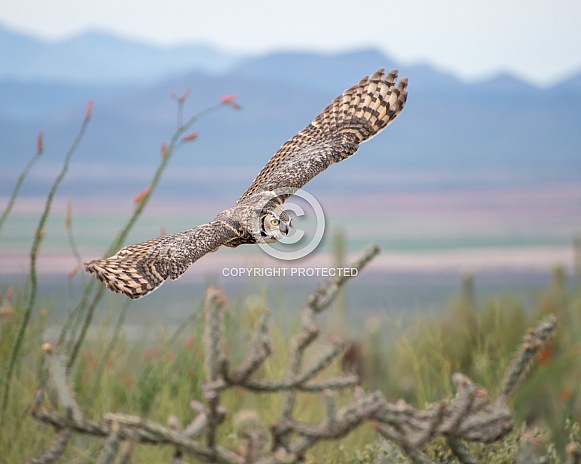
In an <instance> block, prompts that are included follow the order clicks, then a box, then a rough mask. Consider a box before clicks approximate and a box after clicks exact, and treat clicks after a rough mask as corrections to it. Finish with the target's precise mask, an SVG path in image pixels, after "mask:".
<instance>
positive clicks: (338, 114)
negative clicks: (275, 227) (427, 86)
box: [238, 69, 408, 203]
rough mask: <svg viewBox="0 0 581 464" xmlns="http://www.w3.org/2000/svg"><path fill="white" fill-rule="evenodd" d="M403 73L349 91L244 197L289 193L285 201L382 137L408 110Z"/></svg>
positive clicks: (366, 79)
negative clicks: (315, 178)
mask: <svg viewBox="0 0 581 464" xmlns="http://www.w3.org/2000/svg"><path fill="white" fill-rule="evenodd" d="M396 81H397V70H392V71H390V72H389V73H388V74H387V75H386V74H384V70H383V69H380V70H378V71H377V72H376V73H375V74H373V75H372V76H371V77H369V76H368V77H364V78H363V79H362V80H361V81H360V82H359V84H357V85H354V86H353V87H351V88H350V89H347V90H346V91H345V92H343V94H341V95H339V96H338V97H337V98H335V100H333V102H332V103H331V104H330V105H329V106H327V108H325V109H324V110H323V112H322V113H321V114H320V115H319V116H317V117H316V118H315V120H314V121H313V122H312V123H311V124H309V125H308V126H307V127H306V128H305V129H303V130H302V131H301V132H299V133H298V134H297V135H295V136H294V137H293V138H292V139H290V140H289V141H288V142H286V143H285V144H284V145H283V146H282V147H281V148H280V149H279V150H278V151H277V152H276V153H275V154H274V156H273V157H272V158H271V159H270V161H269V162H268V163H267V164H266V166H265V167H264V168H263V169H262V171H261V172H260V173H259V174H258V176H257V177H256V179H255V180H254V182H253V183H252V185H251V186H250V187H249V188H248V190H247V191H246V192H245V193H244V195H242V197H240V199H239V200H238V202H239V203H240V202H241V201H244V200H245V199H247V198H249V197H251V196H252V195H254V194H256V193H260V192H265V191H276V190H277V189H281V188H286V193H284V194H281V195H279V196H280V197H281V200H282V201H284V200H286V198H288V197H289V196H291V195H290V193H289V192H294V191H296V190H297V189H299V188H301V187H303V186H304V185H305V184H306V183H307V182H309V181H310V180H311V179H312V178H313V177H315V176H316V175H317V174H319V173H321V172H322V171H324V170H325V169H327V168H328V167H329V166H330V165H331V164H333V163H338V162H339V161H342V160H344V159H346V158H348V157H349V156H351V155H353V154H354V153H355V152H356V151H357V149H358V148H359V144H360V143H362V142H365V141H366V140H369V139H370V138H372V137H373V136H375V135H377V134H378V133H379V132H380V131H381V130H382V129H384V128H385V127H386V126H387V125H388V124H389V123H391V122H392V121H393V120H394V119H395V118H396V116H397V115H398V114H399V113H400V112H401V110H402V109H403V107H404V105H405V102H406V99H407V84H408V80H407V78H404V79H401V80H400V81H399V82H398V83H397V85H396Z"/></svg>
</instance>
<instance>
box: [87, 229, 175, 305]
mask: <svg viewBox="0 0 581 464" xmlns="http://www.w3.org/2000/svg"><path fill="white" fill-rule="evenodd" d="M162 239H163V237H160V238H156V239H153V240H148V241H146V242H142V243H138V244H135V245H131V246H127V247H125V248H122V249H121V250H119V252H117V254H115V255H113V256H111V257H110V258H105V259H96V260H94V261H89V262H88V263H83V264H84V266H85V270H86V271H87V272H90V273H91V274H94V275H95V277H96V278H97V279H99V280H100V281H101V282H103V283H104V284H105V285H106V286H107V288H108V289H109V290H111V291H113V292H116V293H123V294H124V295H127V296H128V297H129V298H131V299H134V300H136V299H138V298H141V297H143V296H145V295H148V294H149V293H151V292H153V291H154V290H156V289H157V288H159V287H160V286H161V284H163V283H164V282H165V280H166V279H167V278H168V277H172V278H177V277H174V276H173V275H170V274H172V273H171V270H169V269H167V267H166V266H163V265H162V262H161V261H160V260H158V259H155V258H154V257H153V256H152V254H151V250H153V248H154V247H155V246H156V245H158V244H159V243H160V241H161V240H162Z"/></svg>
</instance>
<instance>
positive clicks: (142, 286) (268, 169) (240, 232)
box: [84, 69, 408, 299]
mask: <svg viewBox="0 0 581 464" xmlns="http://www.w3.org/2000/svg"><path fill="white" fill-rule="evenodd" d="M396 81H397V70H393V71H390V72H389V73H388V74H385V73H384V70H383V69H380V70H378V71H377V72H376V73H375V74H373V75H372V76H371V77H369V76H367V77H364V78H363V79H362V80H361V81H360V82H359V84H357V85H354V86H353V87H351V88H350V89H348V90H346V91H345V92H343V94H342V95H339V96H338V97H337V98H335V100H333V102H332V103H331V104H330V105H329V106H327V108H325V109H324V110H323V112H322V113H321V114H320V115H319V116H317V117H316V118H315V120H314V121H313V122H312V123H311V124H309V125H308V126H307V127H306V128H305V129H303V130H302V131H300V132H299V133H298V134H297V135H295V136H294V137H293V138H292V139H290V140H289V141H288V142H286V143H285V144H284V145H283V146H282V147H281V148H280V149H279V150H278V151H277V152H276V153H275V154H274V156H273V157H272V158H271V159H270V161H269V162H268V163H267V164H266V166H264V168H263V169H262V171H260V173H259V174H258V177H256V179H255V180H254V182H253V183H252V185H251V186H250V187H249V188H248V190H246V192H245V193H244V194H243V195H242V196H241V197H240V199H239V200H238V202H237V203H236V205H235V206H233V207H232V208H229V209H227V210H225V211H222V212H221V213H220V214H218V215H217V216H216V217H215V218H214V219H213V220H212V221H211V222H209V223H207V224H202V225H200V226H198V227H194V228H193V229H189V230H186V231H185V232H180V233H178V234H171V235H165V236H162V237H158V238H154V239H152V240H148V241H146V242H142V243H138V244H136V245H130V246H126V247H125V248H122V249H121V250H119V252H117V254H115V255H114V256H111V257H110V258H106V259H97V260H94V261H89V262H88V263H85V264H84V266H85V270H86V271H88V272H90V273H92V274H95V276H96V277H97V279H99V280H100V281H101V282H104V283H105V285H106V286H107V288H108V289H109V290H112V291H114V292H117V293H123V294H125V295H127V296H128V297H129V298H132V299H137V298H141V297H142V296H145V295H147V294H149V293H151V292H153V291H154V290H155V289H157V288H158V287H159V286H160V285H161V284H163V283H164V281H165V280H166V279H167V278H168V277H170V278H171V279H174V280H175V279H177V278H178V277H180V276H181V275H182V274H183V273H184V272H185V271H186V269H187V268H188V267H189V266H190V265H191V264H193V263H195V262H196V261H197V260H198V259H200V258H201V257H202V256H204V255H205V254H207V253H209V252H211V251H215V250H217V249H218V248H219V247H220V246H222V245H226V246H228V247H232V248H234V247H237V246H238V245H242V244H244V243H274V242H276V241H278V240H280V239H282V238H283V237H284V236H286V235H287V234H288V232H289V228H290V226H291V220H290V216H289V214H288V213H287V212H286V211H285V210H284V209H283V207H282V205H283V203H284V202H285V201H286V200H287V199H288V198H289V197H290V196H292V195H293V193H294V192H296V191H297V190H298V189H300V188H302V187H303V186H304V185H305V184H306V183H307V182H309V181H310V180H311V179H312V178H313V177H315V176H316V175H317V174H319V173H321V172H323V171H324V170H325V169H327V168H328V167H329V166H330V165H331V164H334V163H338V162H339V161H342V160H344V159H346V158H349V157H350V156H351V155H352V154H354V153H355V152H356V151H357V149H358V148H359V144H360V143H362V142H365V141H366V140H369V139H370V138H371V137H373V136H375V135H377V134H378V133H379V132H380V131H381V130H383V129H384V128H385V127H386V126H387V125H388V124H389V123H391V122H392V121H393V120H394V119H395V118H396V116H397V115H398V114H399V113H400V112H401V110H402V109H403V107H404V105H405V102H406V98H407V84H408V80H407V78H404V79H401V80H400V81H399V82H397V84H396Z"/></svg>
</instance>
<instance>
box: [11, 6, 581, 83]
mask: <svg viewBox="0 0 581 464" xmlns="http://www.w3.org/2000/svg"><path fill="white" fill-rule="evenodd" d="M0 21H1V22H3V23H4V24H5V25H7V26H9V27H12V28H13V29H17V30H20V31H25V32H28V33H32V34H34V35H37V36H40V37H43V38H48V39H62V38H66V37H69V36H71V35H73V34H77V33H80V32H82V31H85V30H87V29H100V30H105V31H109V32H114V33H115V34H117V35H121V36H125V37H132V38H136V39H140V40H146V41H148V42H151V43H158V44H178V43H186V42H204V43H208V44H212V45H217V46H219V47H221V48H223V49H227V50H233V51H241V52H253V53H256V52H266V51H271V50H277V49H287V50H288V49H311V50H313V49H315V50H330V51H339V50H345V49H353V48H356V47H361V46H374V47H377V48H379V49H381V50H382V51H385V52H387V53H390V54H392V55H393V56H394V57H395V58H396V59H397V60H399V61H400V62H406V63H415V62H420V61H426V60H427V61H429V62H431V63H432V64H435V65H437V66H438V67H440V68H442V69H445V70H450V71H452V72H454V73H457V74H459V75H461V76H463V77H465V78H469V79H474V78H481V77H485V76H487V75H490V74H492V73H495V72H498V71H500V70H508V71H511V72H513V73H515V74H516V75H518V76H520V77H522V78H525V79H526V80H529V81H531V82H535V83H540V84H547V83H550V82H552V81H555V80H559V79H563V78H565V77H567V76H569V75H571V74H573V73H576V72H581V0H486V1H483V0H472V1H471V0H424V1H422V0H399V1H392V0H366V1H357V0H349V1H347V0H332V1H331V0H325V1H317V0H287V1H277V0H246V1H245V0H207V1H196V0H164V1H153V0H51V1H47V0H18V1H10V0H5V1H4V2H3V5H2V8H0Z"/></svg>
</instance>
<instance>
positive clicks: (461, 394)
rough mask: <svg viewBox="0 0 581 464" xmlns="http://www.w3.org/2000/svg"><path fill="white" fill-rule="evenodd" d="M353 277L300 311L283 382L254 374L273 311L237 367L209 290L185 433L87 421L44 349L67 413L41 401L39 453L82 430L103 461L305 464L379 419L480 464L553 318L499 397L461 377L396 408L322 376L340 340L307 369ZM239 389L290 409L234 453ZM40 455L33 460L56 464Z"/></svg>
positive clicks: (417, 452)
mask: <svg viewBox="0 0 581 464" xmlns="http://www.w3.org/2000/svg"><path fill="white" fill-rule="evenodd" d="M378 252H379V249H378V248H377V247H373V248H371V249H369V250H368V251H367V252H366V253H365V254H364V255H363V256H362V258H361V259H360V260H358V261H357V262H356V263H355V264H354V266H353V267H355V268H357V269H358V270H360V269H362V268H363V267H364V266H365V265H366V264H367V263H368V262H369V261H370V260H371V259H372V258H373V257H374V256H375V255H377V253H378ZM347 280H348V278H344V277H341V278H337V279H334V280H332V281H330V282H327V283H325V284H323V285H321V286H320V287H319V288H318V289H317V290H316V292H315V293H314V294H313V295H312V296H311V297H310V298H309V301H308V304H307V305H306V306H305V308H304V309H303V312H302V315H301V323H302V324H301V332H300V333H299V334H298V335H297V336H296V337H294V339H293V344H292V347H291V349H290V352H289V359H288V365H289V371H288V372H287V374H286V376H285V377H284V378H282V379H277V380H263V379H255V378H254V377H255V376H256V375H257V372H258V370H259V368H260V367H261V366H262V364H263V363H264V362H265V361H266V360H267V359H268V357H269V356H270V354H271V342H270V339H269V337H268V313H267V312H264V314H262V316H261V318H260V319H259V321H258V323H257V326H256V328H255V331H254V334H253V336H252V338H251V341H250V346H249V347H248V350H247V352H246V356H245V358H244V359H243V361H242V362H241V363H240V365H239V366H238V367H237V368H234V369H231V368H230V363H229V360H228V358H227V357H226V355H225V353H226V352H227V350H226V349H225V337H224V311H225V307H226V299H225V297H224V295H223V294H222V293H221V292H219V291H218V290H215V289H209V290H208V292H207V294H206V303H205V333H204V347H205V357H206V358H205V362H206V364H205V365H206V381H205V382H204V383H203V386H202V398H203V402H198V401H192V402H191V403H190V407H191V408H192V409H193V410H194V412H195V413H196V416H195V418H194V420H193V421H192V422H191V423H190V424H189V425H187V426H186V427H184V428H183V429H181V428H180V426H179V423H178V421H177V420H175V418H174V420H171V418H170V423H171V425H170V426H169V427H168V426H165V425H162V424H160V423H157V422H155V421H151V420H148V419H144V418H142V417H139V416H131V415H126V414H119V413H107V414H105V415H104V416H103V417H102V418H101V419H100V420H88V419H85V418H84V417H83V416H82V414H81V413H80V409H79V408H78V406H77V404H76V403H75V400H74V395H73V394H72V392H71V391H70V384H69V382H68V381H67V378H66V376H67V370H66V369H65V368H64V366H65V363H64V361H63V360H62V359H60V355H59V354H58V353H56V352H54V351H53V350H51V349H48V348H46V347H45V354H46V356H47V357H48V358H49V359H48V361H49V362H47V363H46V364H47V366H48V369H49V371H50V372H49V378H50V379H51V381H52V383H53V384H54V389H55V391H56V396H57V397H58V402H59V405H60V408H61V410H63V413H62V414H60V415H59V414H55V413H53V412H47V411H43V410H41V406H42V402H43V401H42V394H41V393H39V394H38V395H37V398H36V400H35V402H34V404H33V406H32V408H31V414H32V415H33V416H34V417H35V418H36V419H38V420H40V421H42V422H44V423H46V424H49V425H51V426H53V427H54V428H55V429H56V431H57V440H56V441H55V443H54V444H53V446H52V447H51V449H50V450H49V451H47V452H45V453H44V454H42V455H41V456H46V455H48V454H50V453H51V451H52V450H53V449H54V450H56V451H55V453H54V454H56V452H57V451H58V452H60V453H62V451H61V448H63V446H66V441H68V436H70V434H71V433H78V434H87V435H93V436H97V437H101V438H102V439H103V440H104V447H103V450H102V452H101V456H100V459H101V457H102V460H103V462H106V461H105V458H106V457H107V456H114V454H115V453H116V452H117V451H118V449H119V448H120V444H123V443H124V442H126V443H128V446H126V447H125V448H124V450H125V451H124V453H125V456H126V457H125V459H129V456H130V454H131V451H132V450H133V449H134V447H135V444H149V445H168V446H172V447H173V448H174V449H175V450H176V451H175V454H174V462H182V461H181V456H190V457H193V458H195V459H198V460H200V461H203V462H218V463H226V464H239V463H240V464H242V463H250V462H256V463H259V464H275V463H293V462H302V461H303V460H304V457H305V453H306V452H307V451H308V450H309V449H310V448H312V447H313V446H314V445H315V444H316V443H318V442H319V441H322V440H335V439H339V438H341V437H343V436H345V435H347V434H349V433H350V432H352V431H353V430H354V429H356V428H357V427H359V426H360V425H362V424H363V423H365V422H369V421H373V423H374V424H375V428H376V430H377V432H378V433H379V434H380V435H381V436H382V437H384V438H385V439H387V440H390V441H391V442H393V443H395V444H397V445H398V446H399V447H400V448H401V449H402V450H403V452H404V453H405V454H406V455H407V456H408V458H409V459H410V460H411V461H412V462H414V463H429V462H431V461H430V459H429V458H428V456H427V455H426V454H425V453H424V452H423V450H424V448H425V447H426V445H427V444H428V443H430V442H431V441H432V440H434V439H435V438H438V437H443V438H444V439H445V440H446V442H447V443H448V446H449V448H450V451H451V452H452V453H453V454H454V455H455V456H456V458H457V459H458V460H459V461H460V462H461V463H472V462H476V461H475V460H474V458H473V457H472V456H470V454H469V452H468V450H467V449H466V447H465V446H464V445H463V442H470V441H472V442H481V443H490V442H494V441H496V440H499V439H500V438H502V437H504V436H505V435H506V434H507V433H508V432H510V430H511V429H512V428H513V418H512V414H511V412H510V410H509V409H508V407H507V404H506V402H507V400H508V398H509V397H510V396H511V394H513V393H514V391H515V389H516V387H517V386H518V384H519V383H520V382H521V381H522V379H523V377H524V374H525V373H526V371H527V369H528V368H529V367H530V366H531V364H532V362H533V360H534V356H535V354H536V353H538V352H539V350H540V349H541V348H542V346H543V345H544V344H545V343H546V341H547V339H548V337H549V335H550V334H551V333H552V332H553V331H554V329H555V326H556V320H555V318H554V317H552V316H549V317H548V318H546V319H545V320H544V321H542V322H541V323H540V324H539V325H538V326H537V328H536V329H534V330H531V331H529V333H528V334H527V335H526V337H525V339H524V342H523V344H522V346H521V349H520V350H519V351H518V352H517V354H516V356H515V358H514V360H513V361H512V363H511V364H510V365H509V367H508V369H507V371H506V373H505V376H504V381H503V384H502V388H501V393H500V395H499V396H498V397H497V398H496V399H495V400H494V401H491V400H490V399H489V398H488V392H487V391H486V390H484V389H482V388H477V387H476V386H475V385H474V384H473V383H472V382H471V381H470V379H468V378H467V377H465V376H463V375H461V374H455V375H454V376H453V380H454V382H455V384H456V390H457V394H456V396H455V397H454V398H453V399H452V400H449V401H441V402H438V403H436V404H434V405H432V406H430V407H428V408H427V409H424V410H419V409H416V408H414V407H413V406H411V405H409V404H407V403H406V402H404V401H403V400H400V401H397V402H395V403H392V402H389V401H387V399H386V398H385V397H384V396H383V394H382V393H380V392H366V391H364V390H363V389H361V387H359V386H357V385H356V384H357V380H358V379H357V378H356V377H355V376H342V377H336V378H332V377H327V378H323V379H318V377H319V376H320V374H321V373H322V372H323V371H324V370H325V368H326V367H327V366H328V365H329V364H330V363H331V362H332V361H333V360H335V359H337V358H338V356H340V355H341V353H342V352H343V351H344V350H345V348H346V344H345V343H344V342H342V341H339V342H336V343H334V344H332V345H331V346H329V347H328V349H327V350H323V352H322V353H319V354H318V356H316V357H315V359H314V361H312V362H311V364H310V365H309V366H307V367H306V368H304V367H303V359H304V357H305V351H306V350H307V348H308V347H309V346H310V345H312V343H313V342H314V341H315V340H316V339H317V338H318V335H319V332H320V329H319V326H318V325H317V323H316V320H315V317H316V315H317V314H318V313H319V312H321V311H322V310H324V308H326V307H328V305H329V304H330V303H331V302H332V301H333V299H334V298H335V296H336V295H337V292H338V291H339V289H340V288H341V286H342V285H344V284H345V283H346V282H347ZM353 387H354V390H353V393H354V395H353V399H352V401H351V403H350V404H348V405H346V406H344V407H341V408H338V407H337V404H336V399H335V392H336V391H338V390H342V389H345V388H353ZM232 388H243V389H246V390H250V391H255V392H262V393H265V394H267V393H271V392H286V394H285V395H283V399H282V411H283V413H282V415H281V417H280V419H279V421H278V422H276V423H275V424H272V425H271V426H270V435H271V437H270V440H269V439H268V438H267V433H268V432H267V430H266V428H255V429H252V428H250V429H249V430H247V431H246V432H245V433H244V434H243V439H244V440H246V442H247V444H246V446H245V447H244V448H243V449H242V450H241V449H237V450H236V451H234V450H230V449H228V448H227V447H225V446H224V445H222V444H220V443H219V440H218V435H217V431H218V429H219V427H220V426H221V424H222V423H223V421H224V419H225V417H226V415H227V413H228V411H226V409H225V408H224V407H223V406H222V405H221V404H220V395H221V393H222V392H223V391H225V390H227V389H232ZM298 391H304V392H311V393H317V392H319V394H320V393H322V394H323V396H324V402H325V411H326V417H325V419H323V420H322V421H321V422H320V423H318V424H309V423H305V422H302V421H300V420H298V419H297V418H295V416H294V403H295V399H296V393H297V392H298ZM256 416H257V414H256ZM65 431H66V432H67V435H66V440H65V435H64V432H65ZM62 443H64V445H62ZM267 444H268V445H269V446H266V445H267ZM63 450H64V448H63ZM57 458H58V457H57ZM39 459H41V458H40V457H39V458H36V460H31V461H30V462H54V461H42V460H39ZM107 462H108V461H107Z"/></svg>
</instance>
